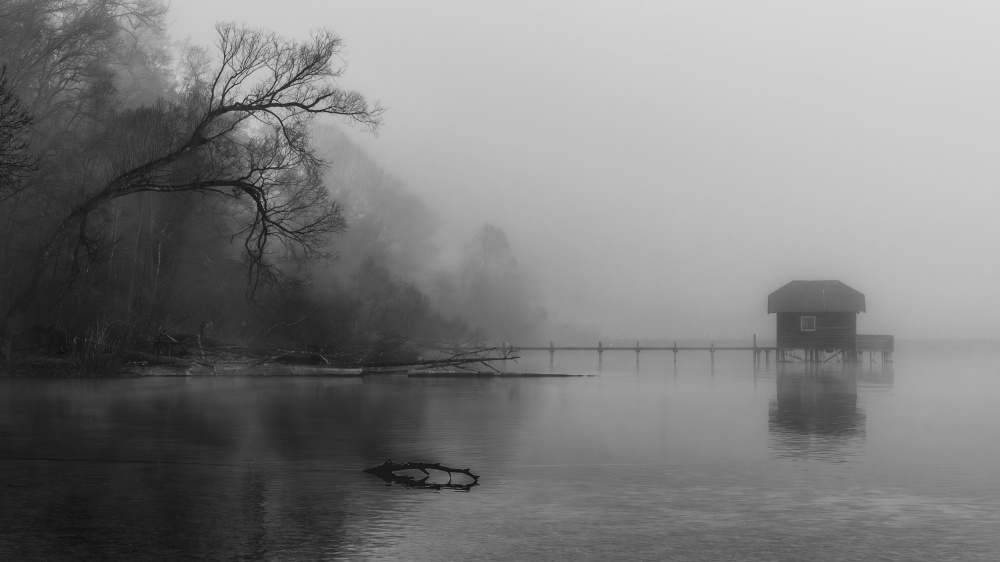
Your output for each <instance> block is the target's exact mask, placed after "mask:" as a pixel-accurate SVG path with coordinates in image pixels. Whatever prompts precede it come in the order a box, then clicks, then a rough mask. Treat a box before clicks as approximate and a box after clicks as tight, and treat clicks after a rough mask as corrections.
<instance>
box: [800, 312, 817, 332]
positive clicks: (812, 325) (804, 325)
mask: <svg viewBox="0 0 1000 562" xmlns="http://www.w3.org/2000/svg"><path fill="white" fill-rule="evenodd" d="M799 330H800V331H803V332H815V331H816V317H815V316H800V317H799Z"/></svg>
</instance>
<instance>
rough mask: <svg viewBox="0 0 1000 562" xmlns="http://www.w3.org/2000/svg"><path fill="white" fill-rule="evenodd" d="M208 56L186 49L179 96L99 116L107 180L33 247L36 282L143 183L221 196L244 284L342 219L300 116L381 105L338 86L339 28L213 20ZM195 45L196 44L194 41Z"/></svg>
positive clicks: (77, 260) (254, 285)
mask: <svg viewBox="0 0 1000 562" xmlns="http://www.w3.org/2000/svg"><path fill="white" fill-rule="evenodd" d="M216 29H217V32H218V41H217V47H218V56H219V58H218V62H217V63H216V64H215V68H214V70H211V71H206V70H205V65H204V59H199V58H198V57H197V56H193V57H191V58H189V60H190V61H192V64H191V66H190V72H189V76H188V80H187V81H186V83H185V85H184V91H183V92H182V93H183V97H182V99H180V100H179V101H161V102H160V103H158V104H157V105H156V106H154V107H144V108H139V109H132V110H125V111H121V112H118V113H116V114H115V115H114V116H113V119H110V120H109V121H108V124H107V129H106V138H107V139H109V141H108V142H113V143H118V144H119V145H120V148H121V150H119V151H105V154H109V155H111V156H109V157H108V158H107V160H106V161H105V163H104V164H105V165H106V166H107V168H108V174H107V178H109V179H108V180H107V181H105V182H103V183H101V184H100V185H99V186H97V187H96V188H95V189H93V190H88V191H87V192H86V193H84V194H83V195H82V196H81V197H80V198H79V201H78V202H77V203H75V204H74V205H73V206H72V208H71V209H70V210H69V212H68V214H67V215H66V216H65V218H64V219H62V220H61V221H59V222H58V224H57V226H56V227H55V229H54V231H53V232H52V233H51V235H50V236H49V237H48V238H47V239H46V241H45V242H44V243H43V245H42V247H41V252H40V256H39V259H38V260H37V262H36V267H35V272H34V274H33V276H32V283H30V284H29V291H30V290H33V289H31V287H34V286H36V285H37V281H38V280H39V279H40V278H42V277H43V276H44V275H45V274H46V273H47V272H49V271H50V268H51V267H52V266H53V263H52V260H53V257H54V256H55V255H57V253H58V252H59V248H61V247H64V246H66V245H68V247H71V248H72V251H71V253H70V256H71V258H70V263H71V265H72V271H78V270H80V269H81V266H82V264H83V262H84V261H85V260H87V259H89V258H90V257H92V256H93V255H95V253H96V252H97V250H98V245H99V240H98V238H97V237H96V236H94V235H93V233H92V229H91V225H90V218H91V217H92V216H93V215H94V214H95V213H96V212H98V211H100V210H102V209H103V208H105V207H106V206H107V205H108V204H109V203H111V202H113V201H115V200H116V199H119V198H122V197H125V196H128V195H132V194H136V193H142V192H154V193H160V194H177V193H190V192H198V193H202V194H206V195H209V196H218V197H223V198H225V199H227V200H229V201H230V204H229V206H228V208H229V209H230V211H231V216H232V219H233V220H234V221H235V223H236V225H237V229H236V232H235V233H234V234H233V237H234V238H236V239H240V240H241V241H242V247H243V257H244V260H245V265H246V275H247V281H248V284H247V296H248V298H250V299H251V300H252V299H253V298H254V296H255V294H256V292H257V290H258V288H259V286H260V284H261V283H269V282H276V281H278V280H280V278H281V270H280V268H279V267H278V265H277V263H278V259H279V258H280V256H281V255H283V254H285V253H297V254H299V255H308V254H311V253H316V252H320V251H321V249H322V248H323V246H324V243H325V242H326V241H327V240H328V238H329V237H330V236H331V235H332V234H335V233H337V232H340V231H341V230H342V229H343V228H344V221H343V217H342V216H341V213H340V208H339V206H338V205H337V204H336V203H335V202H333V201H331V200H330V199H329V198H328V196H327V192H326V190H325V188H324V187H323V185H322V182H321V176H320V171H321V168H322V166H323V162H322V160H321V159H319V158H318V157H317V156H316V155H315V154H314V152H313V151H312V149H311V147H310V145H309V137H308V134H307V128H306V125H307V123H308V121H309V120H310V119H311V118H312V117H313V116H315V115H319V114H326V115H337V116H341V117H342V118H344V119H345V120H346V121H348V122H351V123H354V124H357V125H360V126H362V127H364V128H366V129H369V130H371V131H375V130H376V129H377V128H378V126H379V124H380V118H381V114H382V112H383V108H382V106H380V105H379V104H378V103H375V104H370V103H369V102H368V101H367V100H366V99H365V97H364V96H362V95H361V94H359V93H357V92H354V91H349V90H345V89H342V88H341V87H339V86H338V85H337V79H338V78H339V77H340V76H341V75H342V73H343V71H344V66H343V65H342V64H336V63H338V61H339V60H340V58H339V57H340V53H341V50H342V48H343V43H342V40H341V39H340V37H338V36H337V35H335V34H333V33H331V32H329V31H319V32H317V33H315V34H314V35H313V37H312V38H311V39H310V40H309V41H306V42H301V43H300V42H296V41H291V40H286V39H283V38H281V37H279V36H277V35H275V34H273V33H270V32H266V31H261V30H256V29H250V28H246V27H241V26H237V25H234V24H219V25H217V27H216ZM194 54H195V55H197V53H194Z"/></svg>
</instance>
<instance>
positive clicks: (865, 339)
mask: <svg viewBox="0 0 1000 562" xmlns="http://www.w3.org/2000/svg"><path fill="white" fill-rule="evenodd" d="M503 348H504V349H512V350H516V351H548V352H549V370H554V369H555V362H556V352H557V351H559V352H564V351H587V352H594V351H596V352H597V368H598V370H601V369H603V367H604V353H605V352H622V351H625V352H629V353H635V367H636V369H638V368H639V356H640V354H641V353H642V352H643V351H659V352H663V351H668V352H671V353H673V354H674V364H675V365H676V364H677V354H678V353H680V352H681V351H701V352H705V351H707V352H708V353H709V360H710V361H711V365H712V367H713V368H714V367H715V353H716V352H717V351H744V352H751V353H752V358H753V367H754V369H755V370H756V369H759V368H760V367H761V356H762V355H763V359H764V365H763V367H764V368H765V369H770V367H771V353H774V359H775V362H776V363H794V362H796V361H801V362H804V363H807V364H823V363H828V362H830V361H831V360H839V361H840V362H842V363H845V364H848V363H860V362H861V360H862V357H863V355H864V352H866V351H867V352H869V360H870V362H872V363H874V362H875V354H876V353H879V354H881V360H882V361H881V362H882V363H883V364H886V363H892V353H893V351H894V348H895V341H894V338H893V336H882V335H878V336H874V335H858V336H857V340H856V343H855V347H854V349H849V350H830V351H822V350H809V349H807V350H796V349H784V348H778V347H776V346H762V345H757V336H756V334H755V335H754V337H753V345H749V346H746V345H744V346H740V345H715V343H714V342H709V344H708V345H677V342H676V341H674V342H673V345H671V346H663V345H658V346H655V345H654V346H644V345H642V344H641V343H640V342H636V343H635V345H634V346H631V345H629V346H623V345H607V346H606V345H604V343H603V342H597V346H596V347H591V346H575V345H574V346H565V345H555V343H554V342H549V345H547V346H537V345H535V346H532V345H523V346H516V345H511V344H505V345H504V346H503ZM798 352H802V356H801V357H799V355H798V354H797V353H798Z"/></svg>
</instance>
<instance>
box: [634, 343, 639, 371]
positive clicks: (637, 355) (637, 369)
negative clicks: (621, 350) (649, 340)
mask: <svg viewBox="0 0 1000 562" xmlns="http://www.w3.org/2000/svg"><path fill="white" fill-rule="evenodd" d="M635 370H636V372H638V371H639V342H635Z"/></svg>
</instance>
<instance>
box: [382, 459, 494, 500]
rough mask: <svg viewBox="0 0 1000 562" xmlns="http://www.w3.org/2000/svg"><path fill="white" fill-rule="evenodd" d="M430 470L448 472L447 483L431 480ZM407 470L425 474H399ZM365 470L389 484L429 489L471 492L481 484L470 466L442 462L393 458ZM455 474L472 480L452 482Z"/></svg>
mask: <svg viewBox="0 0 1000 562" xmlns="http://www.w3.org/2000/svg"><path fill="white" fill-rule="evenodd" d="M430 470H436V471H439V472H445V473H447V474H448V481H447V482H445V483H442V482H434V481H429V480H430V477H431V473H430V472H429V471H430ZM405 471H418V472H421V473H423V474H424V477H423V478H417V477H416V476H413V475H410V474H399V473H400V472H405ZM365 472H367V473H368V474H371V475H373V476H377V477H378V478H379V479H381V480H382V481H383V482H385V483H386V484H388V485H392V484H399V485H401V486H405V487H407V488H421V489H428V490H455V491H456V492H470V491H472V487H473V486H478V485H479V476H477V475H475V474H473V473H472V470H471V469H468V468H461V469H459V468H451V467H449V466H444V465H443V464H441V463H437V462H434V463H430V462H398V463H397V462H392V459H389V460H387V461H385V462H384V463H382V464H380V465H378V466H373V467H371V468H366V469H365ZM453 474H463V475H465V476H468V477H469V478H471V479H472V481H471V482H466V483H465V484H455V483H452V475H453Z"/></svg>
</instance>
